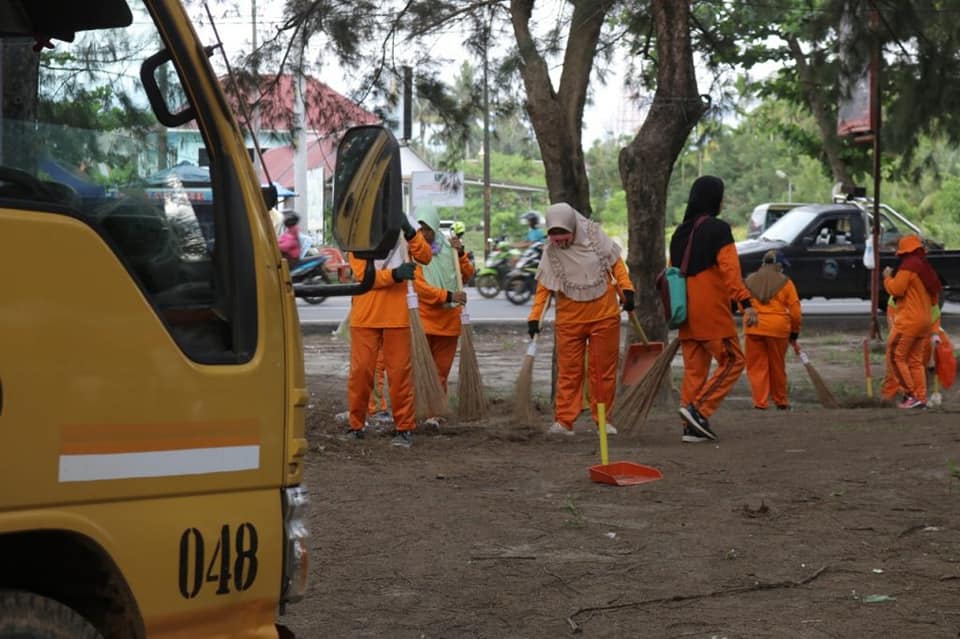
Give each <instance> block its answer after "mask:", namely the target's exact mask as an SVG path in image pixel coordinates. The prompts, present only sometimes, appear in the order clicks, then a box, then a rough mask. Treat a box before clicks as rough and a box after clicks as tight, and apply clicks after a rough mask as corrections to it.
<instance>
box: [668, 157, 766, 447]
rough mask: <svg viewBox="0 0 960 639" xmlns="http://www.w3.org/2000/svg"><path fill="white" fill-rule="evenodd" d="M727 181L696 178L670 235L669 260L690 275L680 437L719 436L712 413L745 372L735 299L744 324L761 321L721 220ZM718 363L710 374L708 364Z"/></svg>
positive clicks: (700, 439) (727, 228)
mask: <svg viewBox="0 0 960 639" xmlns="http://www.w3.org/2000/svg"><path fill="white" fill-rule="evenodd" d="M722 205H723V180H721V179H720V178H718V177H714V176H712V175H704V176H701V177H699V178H697V179H696V181H694V183H693V186H692V187H691V188H690V197H689V198H688V200H687V209H686V212H685V213H684V216H683V222H682V223H681V224H680V226H678V227H677V230H676V231H674V233H673V237H672V238H670V263H671V264H673V265H674V266H677V265H679V266H680V270H681V271H683V272H684V273H685V274H686V284H687V321H685V322H684V323H683V324H681V325H680V346H681V348H682V351H683V384H682V385H681V387H680V401H681V404H682V405H681V407H680V415H681V416H682V417H683V419H684V428H683V436H682V441H684V442H687V443H698V442H706V441H709V440H711V439H717V435H716V433H715V432H714V431H713V428H712V427H711V426H710V421H709V419H708V418H709V417H710V416H711V415H713V413H714V412H716V410H717V408H718V407H719V406H720V403H721V402H722V401H723V398H724V397H726V396H727V393H729V392H730V389H731V388H733V385H734V383H735V382H736V381H737V378H739V377H740V373H742V372H743V366H744V359H743V352H742V351H741V350H740V341H739V339H738V335H737V326H736V324H735V323H734V320H733V312H732V310H731V306H732V303H739V305H740V306H741V307H742V308H743V309H744V310H743V313H744V324H745V325H746V326H754V325H755V324H756V323H757V311H756V309H754V308H753V307H752V304H751V302H750V291H749V290H747V287H746V286H744V284H743V279H742V277H741V274H740V260H739V258H738V257H737V249H736V247H735V246H734V243H733V233H732V232H731V230H730V225H729V224H727V223H726V222H724V221H723V220H721V219H719V218H718V217H717V216H718V215H720V208H721V206H722ZM713 360H716V362H717V367H716V369H715V370H714V371H713V374H712V375H710V365H711V362H712V361H713Z"/></svg>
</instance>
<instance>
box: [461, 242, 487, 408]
mask: <svg viewBox="0 0 960 639" xmlns="http://www.w3.org/2000/svg"><path fill="white" fill-rule="evenodd" d="M453 263H454V265H455V266H456V268H457V290H460V291H462V290H463V274H462V273H461V272H460V259H459V257H458V256H457V252H456V251H454V252H453ZM457 379H458V381H457V384H458V389H459V392H460V401H459V402H458V403H457V416H458V417H459V418H460V419H461V420H462V421H465V422H471V421H477V420H480V419H483V418H484V417H486V416H487V398H486V397H485V396H484V393H483V380H481V379H480V365H479V364H478V363H477V351H476V348H474V345H473V327H472V326H470V314H469V313H467V312H464V313H462V314H461V316H460V374H459V377H458V378H457Z"/></svg>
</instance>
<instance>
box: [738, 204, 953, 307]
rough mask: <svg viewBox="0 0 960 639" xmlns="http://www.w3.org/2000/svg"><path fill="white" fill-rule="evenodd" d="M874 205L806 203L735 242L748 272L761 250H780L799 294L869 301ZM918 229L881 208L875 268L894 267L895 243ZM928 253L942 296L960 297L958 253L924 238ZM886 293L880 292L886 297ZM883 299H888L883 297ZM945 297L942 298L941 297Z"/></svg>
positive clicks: (747, 272) (758, 258)
mask: <svg viewBox="0 0 960 639" xmlns="http://www.w3.org/2000/svg"><path fill="white" fill-rule="evenodd" d="M872 220H873V209H872V207H871V206H870V205H869V200H862V201H860V200H858V201H849V202H838V203H834V204H807V205H804V206H799V207H797V208H795V209H793V210H791V211H789V212H788V213H786V214H785V215H784V216H783V217H781V218H780V219H779V220H778V221H777V222H775V223H774V224H773V225H772V226H770V227H769V228H768V229H766V230H765V231H763V233H762V234H761V235H760V237H759V238H757V239H751V240H745V241H743V242H738V243H737V253H738V254H739V256H740V268H741V270H742V271H743V274H744V276H746V275H748V274H750V273H753V272H754V271H756V270H757V269H758V268H760V262H761V260H762V259H763V254H764V253H766V252H767V251H768V250H770V249H778V250H780V251H782V252H783V254H784V255H785V256H786V257H787V259H788V260H790V277H791V278H792V279H793V281H794V283H795V284H796V286H797V292H798V293H799V295H800V297H801V298H811V297H825V298H828V299H830V298H861V299H870V271H869V270H868V269H867V268H866V267H865V266H864V263H863V253H864V249H865V247H866V242H867V237H868V229H870V228H871V225H872ZM912 233H916V234H919V235H920V236H921V237H922V236H923V234H922V233H921V232H920V229H919V228H918V227H917V226H916V225H914V224H913V223H912V222H910V221H909V220H908V219H906V218H905V217H904V216H902V215H901V214H899V213H897V212H896V211H894V210H893V209H891V208H890V207H888V206H881V211H880V238H879V239H880V255H879V260H877V262H878V266H877V268H880V269H882V268H883V267H885V266H892V267H894V268H896V266H897V257H896V255H895V251H896V246H897V242H898V240H899V239H900V237H902V236H903V235H908V234H912ZM924 245H925V246H926V247H927V257H928V258H929V259H930V263H931V264H932V265H933V267H934V268H935V269H936V270H937V273H938V274H939V275H940V278H941V280H943V285H944V294H943V296H942V298H943V299H946V300H950V301H957V300H958V299H960V251H948V250H944V249H943V246H942V245H941V244H939V243H937V242H935V241H932V240H929V239H927V238H924ZM884 297H885V296H881V298H884ZM881 301H882V302H885V299H882V300H881ZM941 301H942V300H941Z"/></svg>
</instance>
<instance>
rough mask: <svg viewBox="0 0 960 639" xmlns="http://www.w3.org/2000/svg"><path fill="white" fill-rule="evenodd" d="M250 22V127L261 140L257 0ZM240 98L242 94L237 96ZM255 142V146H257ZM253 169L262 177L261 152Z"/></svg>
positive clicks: (251, 1)
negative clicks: (251, 103) (251, 93)
mask: <svg viewBox="0 0 960 639" xmlns="http://www.w3.org/2000/svg"><path fill="white" fill-rule="evenodd" d="M250 24H251V29H252V34H251V42H252V44H251V47H250V51H251V53H250V55H251V61H252V62H253V83H254V84H253V86H254V96H253V98H254V100H253V114H252V116H251V119H252V120H253V122H251V123H250V129H251V130H252V131H253V137H254V138H256V139H257V140H259V138H260V96H258V95H256V90H257V89H256V87H258V86H260V63H259V59H260V54H259V53H258V52H257V46H258V44H257V0H250ZM237 98H238V99H239V98H240V96H237ZM256 146H257V145H256V144H254V148H256ZM253 170H254V172H255V173H256V174H257V179H258V180H259V179H260V154H259V153H254V154H253Z"/></svg>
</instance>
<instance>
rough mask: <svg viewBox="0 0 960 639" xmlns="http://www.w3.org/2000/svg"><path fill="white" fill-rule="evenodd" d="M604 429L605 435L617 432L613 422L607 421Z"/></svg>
mask: <svg viewBox="0 0 960 639" xmlns="http://www.w3.org/2000/svg"><path fill="white" fill-rule="evenodd" d="M606 430H607V435H616V434H617V429H616V427H615V426H614V425H613V424H611V423H610V422H607V429H606Z"/></svg>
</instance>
